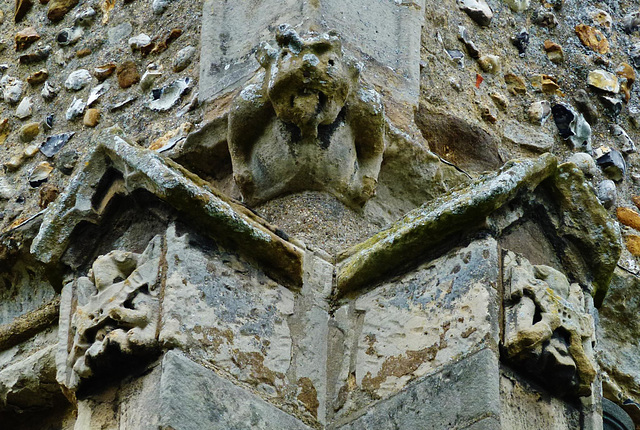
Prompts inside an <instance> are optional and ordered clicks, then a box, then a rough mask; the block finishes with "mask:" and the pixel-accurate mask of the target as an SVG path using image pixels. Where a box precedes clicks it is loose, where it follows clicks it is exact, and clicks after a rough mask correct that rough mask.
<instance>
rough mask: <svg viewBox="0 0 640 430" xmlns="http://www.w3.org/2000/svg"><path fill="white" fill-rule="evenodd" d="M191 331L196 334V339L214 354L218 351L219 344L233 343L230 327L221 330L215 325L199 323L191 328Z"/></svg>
mask: <svg viewBox="0 0 640 430" xmlns="http://www.w3.org/2000/svg"><path fill="white" fill-rule="evenodd" d="M193 332H194V333H195V334H197V335H199V336H198V338H197V341H198V342H200V343H201V344H202V345H203V346H205V347H207V349H209V350H211V351H213V353H214V354H217V353H218V352H220V346H222V345H223V344H225V343H226V344H229V345H230V344H232V343H233V339H234V336H233V331H231V329H228V328H227V329H224V330H221V329H219V328H217V327H201V326H199V325H197V326H195V327H194V328H193Z"/></svg>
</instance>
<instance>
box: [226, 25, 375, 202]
mask: <svg viewBox="0 0 640 430" xmlns="http://www.w3.org/2000/svg"><path fill="white" fill-rule="evenodd" d="M276 39H277V42H278V49H274V48H272V47H271V46H269V45H263V46H261V48H260V50H259V51H258V53H257V56H258V60H259V62H260V64H261V65H262V67H263V68H264V69H265V72H264V73H262V74H260V75H259V76H258V77H257V83H255V84H251V85H248V86H247V87H246V88H244V89H243V90H242V91H241V92H240V94H239V95H238V96H237V97H236V98H235V99H234V101H233V102H232V106H231V111H230V114H229V136H228V140H229V152H230V154H231V160H232V164H233V173H234V179H235V181H236V183H237V184H238V186H239V187H240V190H241V191H242V195H243V197H244V199H245V200H246V201H247V202H248V203H250V204H256V203H261V202H264V201H265V200H268V199H271V198H273V197H276V196H278V195H280V194H283V193H287V192H293V191H302V190H305V189H311V190H328V191H330V192H332V193H333V194H335V195H336V196H337V197H338V198H339V199H341V200H343V201H345V202H346V203H347V204H352V205H355V206H361V205H363V204H364V203H365V202H366V201H367V200H368V199H369V198H370V197H372V196H373V194H374V193H375V188H376V183H377V178H378V173H379V171H380V164H381V163H382V153H383V151H384V146H385V144H384V119H383V117H384V109H383V107H382V103H381V100H380V96H379V95H378V93H377V92H375V91H374V90H373V89H371V88H367V87H365V86H363V85H362V84H361V82H359V79H358V76H359V73H360V71H359V68H358V66H356V64H355V63H354V60H353V59H350V58H348V57H346V56H344V55H343V53H342V45H341V43H340V39H339V38H338V37H337V36H336V35H335V34H334V33H330V34H327V33H324V34H315V33H310V34H308V35H305V36H303V37H301V36H299V35H298V33H297V32H296V31H295V30H293V29H292V28H291V27H290V26H288V25H286V24H283V25H281V26H280V27H279V28H278V31H277V35H276ZM249 130H253V131H252V132H250V131H249Z"/></svg>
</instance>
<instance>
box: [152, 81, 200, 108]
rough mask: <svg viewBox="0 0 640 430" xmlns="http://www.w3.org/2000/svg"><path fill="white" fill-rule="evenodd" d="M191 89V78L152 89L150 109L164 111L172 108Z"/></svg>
mask: <svg viewBox="0 0 640 430" xmlns="http://www.w3.org/2000/svg"><path fill="white" fill-rule="evenodd" d="M190 89H191V79H189V78H182V79H178V80H176V81H174V82H173V83H172V84H170V85H168V86H166V87H164V88H157V89H154V90H152V91H151V100H150V101H149V104H148V106H149V109H151V110H154V111H157V112H164V111H168V110H169V109H171V108H172V107H173V106H174V105H175V104H176V103H178V101H179V100H180V98H181V97H182V96H183V95H184V94H186V93H187V92H188V91H189V90H190Z"/></svg>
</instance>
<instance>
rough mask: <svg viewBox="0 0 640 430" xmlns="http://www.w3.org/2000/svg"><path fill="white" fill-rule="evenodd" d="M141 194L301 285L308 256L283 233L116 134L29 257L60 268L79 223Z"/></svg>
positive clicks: (104, 139)
mask: <svg viewBox="0 0 640 430" xmlns="http://www.w3.org/2000/svg"><path fill="white" fill-rule="evenodd" d="M113 169H115V170H117V171H118V172H119V173H120V174H121V176H120V177H117V178H116V179H114V180H113V181H112V182H111V184H108V188H105V186H104V185H103V182H104V180H105V177H108V172H109V171H112V170H113ZM140 189H144V190H146V191H148V192H150V193H152V194H154V195H155V196H157V197H158V198H160V199H161V200H163V201H165V202H167V203H168V204H169V205H171V206H172V207H173V208H175V209H176V210H178V211H180V212H181V213H183V214H186V215H187V216H188V218H189V220H190V221H191V222H192V223H193V224H194V225H196V226H198V227H199V229H200V230H201V231H202V233H203V234H205V235H207V236H209V237H211V238H214V239H215V240H218V241H220V242H222V243H223V244H225V245H226V246H230V247H231V248H232V249H237V250H238V251H240V252H241V253H243V254H244V255H246V256H248V257H249V258H252V259H254V260H256V261H257V262H258V263H259V264H260V265H261V266H263V268H264V270H265V271H266V272H267V273H268V274H269V275H270V276H272V277H274V278H275V279H278V280H281V281H282V282H283V283H285V284H287V285H289V286H292V287H299V286H300V285H302V276H303V268H302V262H303V254H304V252H303V250H302V249H301V248H300V247H299V246H296V245H295V244H293V243H291V242H289V241H287V240H284V239H283V238H282V237H281V236H284V233H282V232H280V231H278V230H277V229H276V228H275V227H272V226H270V225H269V224H267V223H266V222H265V221H264V220H263V219H261V218H260V217H258V216H257V215H255V214H254V213H253V212H251V211H250V210H249V209H248V208H246V207H244V206H242V205H241V204H240V203H238V202H235V201H233V200H231V199H229V198H227V197H225V196H224V195H222V194H220V193H219V192H218V191H216V190H215V189H214V188H212V187H211V186H209V185H208V184H207V183H206V182H204V181H203V180H201V179H200V178H198V177H197V176H195V175H193V174H192V173H190V172H188V171H186V170H185V169H184V168H182V167H181V166H180V165H178V164H176V163H174V162H173V161H171V160H168V159H166V158H163V157H162V156H160V155H158V154H157V153H155V152H154V151H151V150H147V149H141V148H136V147H134V146H132V145H130V144H129V143H127V142H126V141H125V140H124V139H123V138H122V137H120V136H118V135H117V133H115V132H113V131H107V132H105V133H102V134H100V135H99V136H98V138H97V147H96V149H95V151H94V152H93V153H92V155H91V156H90V159H89V160H88V162H86V163H85V166H84V168H83V169H82V170H81V171H80V172H79V173H78V174H77V175H76V177H75V178H74V179H73V180H72V182H71V185H70V187H69V188H68V189H67V191H66V192H65V193H64V195H63V196H61V197H60V199H59V200H58V201H56V203H54V204H53V205H52V206H51V207H50V209H49V210H48V211H47V213H46V214H45V216H44V219H43V222H42V226H41V228H40V231H39V232H38V235H37V236H36V237H35V239H34V240H33V243H32V246H31V253H32V254H33V255H35V256H36V258H38V259H39V260H40V261H42V262H44V263H45V264H55V263H57V262H59V261H60V259H61V257H62V255H63V254H64V252H65V250H66V249H67V247H68V246H69V243H70V240H71V237H72V233H73V231H74V229H75V228H76V227H77V226H78V225H79V224H80V223H81V222H83V221H88V222H91V223H94V224H98V223H99V222H100V221H101V219H102V216H103V213H104V211H105V208H106V206H107V204H108V203H109V201H110V200H111V198H112V197H113V196H115V195H116V194H125V195H126V194H131V193H132V192H134V191H136V190H140Z"/></svg>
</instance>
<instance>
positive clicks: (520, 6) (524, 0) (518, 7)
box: [504, 0, 530, 12]
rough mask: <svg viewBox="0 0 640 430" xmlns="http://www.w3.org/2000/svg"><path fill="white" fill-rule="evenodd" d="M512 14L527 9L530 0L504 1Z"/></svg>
mask: <svg viewBox="0 0 640 430" xmlns="http://www.w3.org/2000/svg"><path fill="white" fill-rule="evenodd" d="M504 2H505V3H506V4H508V5H509V7H510V8H511V10H512V11H513V12H522V11H525V10H527V9H529V5H530V0H505V1H504Z"/></svg>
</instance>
